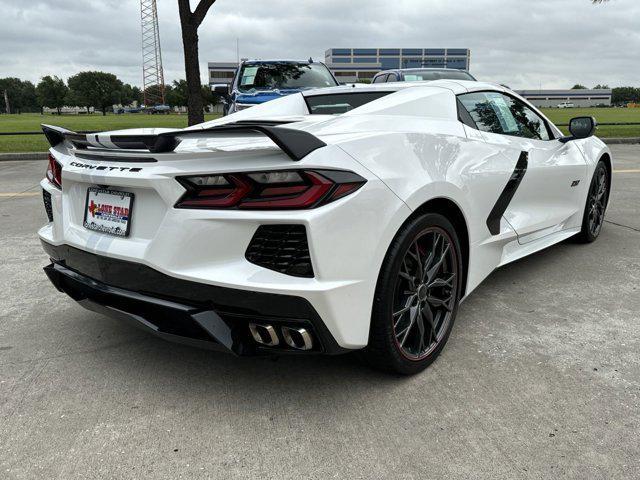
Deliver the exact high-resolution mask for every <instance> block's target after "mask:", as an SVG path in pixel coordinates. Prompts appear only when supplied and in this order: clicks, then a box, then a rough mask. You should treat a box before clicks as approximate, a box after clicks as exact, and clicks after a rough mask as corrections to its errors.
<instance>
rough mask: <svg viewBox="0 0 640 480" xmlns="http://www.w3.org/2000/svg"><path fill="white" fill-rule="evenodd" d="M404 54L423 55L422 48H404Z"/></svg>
mask: <svg viewBox="0 0 640 480" xmlns="http://www.w3.org/2000/svg"><path fill="white" fill-rule="evenodd" d="M402 55H403V56H404V55H419V56H422V49H421V48H403V49H402Z"/></svg>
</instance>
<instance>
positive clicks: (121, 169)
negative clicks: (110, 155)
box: [69, 162, 142, 173]
mask: <svg viewBox="0 0 640 480" xmlns="http://www.w3.org/2000/svg"><path fill="white" fill-rule="evenodd" d="M69 165H70V166H72V167H78V168H86V169H87V170H100V171H108V172H113V171H114V170H116V171H118V172H131V173H137V172H140V171H142V168H131V167H107V166H105V165H91V164H89V163H78V162H71V163H70V164H69Z"/></svg>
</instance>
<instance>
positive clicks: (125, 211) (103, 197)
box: [83, 187, 133, 237]
mask: <svg viewBox="0 0 640 480" xmlns="http://www.w3.org/2000/svg"><path fill="white" fill-rule="evenodd" d="M132 207H133V193H129V192H120V191H118V190H109V189H105V188H98V187H90V188H89V189H88V190H87V203H86V205H85V209H84V224H83V225H84V228H88V229H89V230H93V231H95V232H100V233H106V234H108V235H116V236H118V237H126V236H128V235H129V231H130V229H131V208H132Z"/></svg>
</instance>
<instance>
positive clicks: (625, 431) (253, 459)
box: [0, 145, 640, 479]
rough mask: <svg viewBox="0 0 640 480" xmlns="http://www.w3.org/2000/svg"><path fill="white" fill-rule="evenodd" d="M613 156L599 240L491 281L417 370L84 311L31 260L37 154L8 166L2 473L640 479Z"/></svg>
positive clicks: (632, 171) (624, 150) (638, 153)
mask: <svg viewBox="0 0 640 480" xmlns="http://www.w3.org/2000/svg"><path fill="white" fill-rule="evenodd" d="M612 149H613V153H614V155H615V162H616V164H615V169H616V173H615V174H614V192H613V196H612V203H611V206H610V209H609V212H608V215H607V221H608V223H607V224H606V225H605V227H604V230H603V232H602V235H601V237H600V239H599V240H598V241H597V242H596V243H594V244H592V245H578V244H575V243H571V242H565V243H563V244H561V245H558V246H555V247H552V248H549V249H547V250H546V251H544V252H541V253H539V254H537V255H534V256H532V257H529V258H526V259H524V260H521V261H519V262H517V263H515V264H512V265H509V266H507V267H504V268H502V269H500V270H499V271H497V272H495V273H494V274H493V275H492V276H491V277H490V278H489V279H488V280H487V281H486V282H485V283H484V284H483V285H482V286H481V287H480V288H479V289H477V290H476V291H475V292H474V293H473V294H472V295H471V296H470V297H469V298H468V300H467V301H466V302H465V303H464V304H463V305H462V307H461V310H460V313H459V316H458V320H457V324H456V326H455V328H454V331H453V334H452V336H451V339H450V340H449V344H448V345H447V347H446V348H445V350H444V352H443V354H442V356H441V357H440V358H439V359H438V361H437V362H436V363H435V364H434V365H433V366H432V367H431V368H430V369H429V370H427V371H426V372H425V373H423V374H421V375H418V376H415V377H411V378H398V377H393V376H388V375H384V374H380V373H377V372H375V371H372V370H369V369H368V368H366V367H364V366H362V365H361V364H359V363H358V361H356V360H355V359H354V358H351V357H331V358H325V357H315V358H289V357H283V358H280V359H277V360H273V359H263V358H249V359H247V358H242V359H239V358H233V357H231V356H226V355H223V354H217V353H211V352H207V351H200V350H196V349H192V348H188V347H184V346H180V345H174V344H170V343H165V342H163V341H162V340H159V339H156V338H154V337H152V336H149V335H148V334H146V333H144V332H141V331H138V330H136V329H133V328H131V327H129V326H126V325H124V324H121V323H118V322H117V321H115V320H110V319H107V318H105V317H101V316H100V315H98V314H94V313H91V312H88V311H85V310H84V309H82V308H81V307H79V306H77V305H75V304H74V303H73V302H72V301H71V300H70V299H68V298H67V297H66V296H64V295H62V294H59V293H58V292H57V291H55V289H54V288H53V286H52V285H51V284H50V283H49V281H48V280H47V279H46V277H45V275H44V274H43V272H42V269H41V267H43V266H44V265H46V264H47V257H46V255H45V254H44V253H43V252H42V250H41V248H40V244H39V241H38V239H37V235H36V231H37V229H38V228H39V227H40V226H41V225H42V224H43V223H44V222H45V214H44V210H43V208H42V201H41V197H40V191H39V187H38V183H39V181H40V178H41V177H42V175H43V172H44V169H45V162H42V161H35V162H0V232H1V238H2V241H1V243H0V252H1V257H2V261H1V263H0V289H1V294H0V418H1V420H0V478H2V479H34V478H47V479H71V478H105V479H106V478H118V479H120V478H186V479H200V478H265V479H266V478H274V479H275V478H278V479H280V478H286V479H299V478H309V479H311V478H313V479H315V478H317V479H327V478H339V479H385V478H394V479H426V478H465V479H467V478H576V479H584V478H603V479H605V478H606V479H611V478H640V146H627V145H621V146H614V147H612Z"/></svg>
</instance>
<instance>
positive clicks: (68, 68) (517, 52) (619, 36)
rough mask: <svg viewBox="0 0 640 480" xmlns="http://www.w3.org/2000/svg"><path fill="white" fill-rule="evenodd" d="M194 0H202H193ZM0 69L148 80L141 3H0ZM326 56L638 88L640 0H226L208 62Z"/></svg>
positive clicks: (178, 61)
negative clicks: (383, 52)
mask: <svg viewBox="0 0 640 480" xmlns="http://www.w3.org/2000/svg"><path fill="white" fill-rule="evenodd" d="M195 3H196V2H195V0H192V5H195ZM158 10H159V16H160V35H161V39H162V49H163V58H164V65H165V78H166V79H167V81H170V80H173V79H177V78H184V73H183V72H184V70H183V55H182V49H181V40H180V23H179V18H178V7H177V1H176V0H158ZM0 12H2V15H1V17H0V77H6V76H15V77H20V78H23V79H28V80H31V81H34V82H37V81H38V80H39V78H40V77H42V76H43V75H48V74H50V75H58V76H60V77H63V78H65V79H66V78H68V77H69V76H71V75H73V74H75V73H77V72H79V71H82V70H89V69H91V70H104V71H108V72H112V73H115V74H117V75H118V76H119V77H120V78H121V79H122V80H124V81H125V82H129V83H132V84H136V85H140V84H141V82H142V80H141V77H142V72H141V53H140V23H139V22H140V12H139V1H138V0H81V1H78V0H0ZM237 38H238V39H239V40H240V55H241V57H250V58H301V59H306V58H308V57H310V56H312V57H313V58H316V59H323V58H324V51H325V50H326V49H327V48H332V47H360V48H366V47H414V48H438V47H449V48H455V47H459V48H470V49H471V55H472V58H471V72H472V73H473V74H474V75H475V76H476V77H478V78H479V79H482V80H488V81H495V82H499V83H506V84H508V85H509V86H511V87H512V88H539V87H540V85H541V86H542V88H569V87H571V86H572V85H574V84H575V83H583V84H585V85H587V86H589V87H593V86H594V85H595V84H597V83H607V84H609V85H610V86H621V85H635V86H640V0H611V1H610V2H609V3H608V4H606V5H597V6H594V5H591V2H590V0H394V1H383V0H269V1H266V0H265V1H260V0H218V1H217V2H216V4H214V6H213V7H212V9H211V11H210V13H209V15H208V17H207V19H206V20H205V22H204V24H203V25H202V27H201V28H200V60H201V67H202V76H203V81H206V64H207V62H208V61H231V60H235V58H236V39H237Z"/></svg>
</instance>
